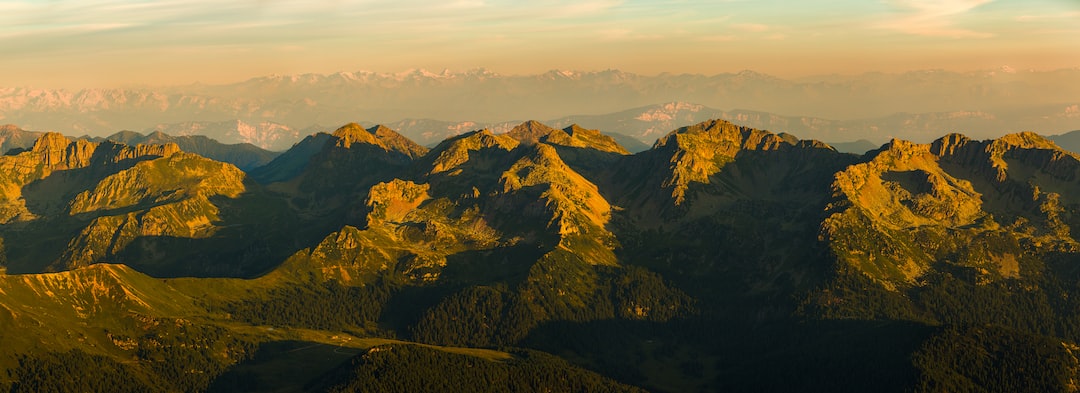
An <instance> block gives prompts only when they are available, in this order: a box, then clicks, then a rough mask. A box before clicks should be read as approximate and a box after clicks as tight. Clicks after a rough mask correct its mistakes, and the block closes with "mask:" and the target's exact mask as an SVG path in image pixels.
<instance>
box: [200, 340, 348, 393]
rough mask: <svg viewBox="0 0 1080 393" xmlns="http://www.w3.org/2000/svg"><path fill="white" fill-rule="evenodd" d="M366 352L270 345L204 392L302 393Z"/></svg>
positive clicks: (301, 344) (300, 343)
mask: <svg viewBox="0 0 1080 393" xmlns="http://www.w3.org/2000/svg"><path fill="white" fill-rule="evenodd" d="M364 352H366V350H365V349H360V348H349V347H341V346H337V345H330V344H323V343H314V342H308V341H272V342H268V343H264V344H262V345H260V346H259V348H258V349H257V350H256V351H255V353H254V354H253V355H252V357H251V358H250V359H247V360H244V361H242V362H240V363H238V364H235V365H233V366H232V367H230V368H229V369H228V370H227V371H225V372H224V373H223V374H221V375H220V376H218V377H217V378H215V379H214V381H213V382H212V383H211V384H210V387H209V388H207V392H267V391H277V392H302V391H306V390H307V386H308V385H310V384H312V383H315V382H317V381H318V380H319V378H320V377H322V376H324V375H325V374H326V373H328V372H331V371H333V370H334V369H336V368H337V367H338V366H340V365H342V364H345V363H346V362H348V361H349V359H352V358H353V357H355V356H356V355H359V354H362V353H364Z"/></svg>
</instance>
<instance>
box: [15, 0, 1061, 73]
mask: <svg viewBox="0 0 1080 393" xmlns="http://www.w3.org/2000/svg"><path fill="white" fill-rule="evenodd" d="M1078 22H1080V2H1078V1H1075V0H1036V1H1020V0H946V1H931V0H885V1H866V0H837V1H803V2H781V1H773V0H757V1H738V0H733V1H618V0H586V1H550V0H549V1H544V0H541V1H535V2H517V1H490V0H460V1H456V2H447V1H439V2H429V1H409V0H404V1H403V0H397V1H386V0H369V1H345V0H336V1H304V2H301V1H292V0H289V1H274V0H259V1H237V2H213V1H206V0H183V1H180V0H166V1H155V2H145V1H129V0H85V1H69V0H53V1H7V2H3V3H0V53H2V54H3V59H4V60H3V61H2V62H0V87H4V86H37V87H68V88H79V87H106V86H132V85H172V84H187V83H193V82H196V81H201V82H204V83H224V82H232V81H238V80H243V79H247V78H250V77H255V76H261V75H266V74H274V73H276V74H290V73H307V72H318V73H330V72H336V71H357V70H371V71H384V72H396V71H402V70H405V69H410V68H428V69H434V70H441V69H442V68H451V69H455V70H462V69H469V68H476V67H485V68H488V69H491V70H493V71H495V72H499V73H503V74H527V73H539V72H543V71H546V70H550V69H576V70H600V69H608V68H617V69H621V70H624V71H630V72H636V73H642V74H656V73H661V72H671V73H684V72H685V73H703V74H717V73H723V72H734V71H738V70H742V69H752V70H756V71H759V72H764V73H769V74H774V75H777V76H782V77H797V76H805V75H813V74H824V73H843V74H852V73H862V72H868V71H884V72H899V71H906V70H912V69H927V68H943V69H949V70H975V69H989V68H997V67H1000V66H1003V65H1008V66H1011V67H1013V68H1017V69H1027V68H1035V69H1056V68H1071V67H1077V66H1080V23H1078Z"/></svg>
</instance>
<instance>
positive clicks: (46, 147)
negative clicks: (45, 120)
mask: <svg viewBox="0 0 1080 393" xmlns="http://www.w3.org/2000/svg"><path fill="white" fill-rule="evenodd" d="M70 143H71V140H70V139H67V137H65V136H63V135H61V134H60V133H56V132H46V133H45V135H42V136H41V137H40V138H38V140H37V142H34V147H33V148H32V149H31V150H33V151H35V152H47V151H57V150H64V148H66V147H67V145H68V144H70Z"/></svg>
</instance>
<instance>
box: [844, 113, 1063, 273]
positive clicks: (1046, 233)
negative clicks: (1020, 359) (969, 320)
mask: <svg viewBox="0 0 1080 393" xmlns="http://www.w3.org/2000/svg"><path fill="white" fill-rule="evenodd" d="M1078 170H1080V161H1078V160H1077V159H1076V156H1075V155H1073V154H1071V153H1066V152H1064V151H1062V150H1060V149H1059V148H1057V147H1056V146H1055V145H1053V143H1051V142H1049V141H1048V140H1046V139H1043V138H1042V137H1039V136H1037V135H1034V134H1030V133H1023V134H1013V135H1008V136H1005V137H1002V138H999V139H996V140H988V141H973V140H970V139H968V138H966V137H963V136H961V135H955V134H953V135H947V136H945V137H942V138H940V139H938V140H936V141H934V142H933V143H931V144H928V145H920V144H914V143H911V142H905V141H899V140H894V141H893V142H891V143H889V144H887V145H885V146H884V147H883V148H882V149H881V150H880V151H878V152H877V153H876V154H875V155H874V157H873V158H872V159H871V160H870V161H869V162H866V163H862V164H858V165H853V166H851V167H850V168H848V169H846V170H844V171H842V172H840V173H838V174H837V175H836V180H835V182H834V183H833V187H834V189H835V192H836V195H837V197H838V200H837V201H836V202H834V204H833V205H832V206H834V208H835V209H836V212H835V213H833V214H832V215H831V216H830V217H829V218H828V219H826V221H825V224H824V233H825V236H826V238H828V239H829V241H830V244H831V245H832V247H833V250H834V252H836V253H837V255H838V257H839V258H840V259H841V260H844V261H847V262H848V263H851V264H853V265H855V266H857V267H859V269H861V270H862V271H864V272H865V273H866V274H868V275H869V276H871V277H874V278H875V279H877V280H880V281H881V282H882V283H883V284H884V285H886V286H888V287H890V288H897V287H900V286H907V285H914V284H915V282H916V280H917V279H918V278H919V277H920V276H922V275H924V274H926V272H927V271H928V270H930V269H934V268H935V266H934V264H937V263H942V261H945V263H946V264H949V265H955V266H960V267H964V268H969V269H974V270H973V271H974V272H976V273H977V276H978V277H979V280H982V281H985V280H995V279H1000V278H1002V277H1017V276H1019V275H1020V274H1022V273H1023V272H1025V271H1027V267H1025V266H1024V261H1025V258H1024V256H1023V254H1024V253H1025V252H1024V251H1022V249H1024V248H1028V247H1030V249H1031V250H1032V251H1036V250H1041V251H1038V252H1046V251H1056V250H1073V249H1076V246H1077V244H1076V241H1075V239H1074V238H1073V236H1071V235H1070V231H1069V227H1068V225H1067V224H1066V223H1065V222H1064V221H1063V217H1068V216H1071V214H1072V209H1075V206H1076V204H1077V200H1075V197H1074V196H1073V195H1074V194H1072V192H1071V191H1072V189H1073V188H1074V186H1072V185H1071V183H1073V182H1074V181H1073V179H1076V174H1077V171H1078ZM1002 239H1008V240H1005V241H1004V243H1002V244H991V243H988V242H995V243H1001V242H1002V241H1003V240H1002ZM1007 244H1018V245H1022V246H1023V247H1021V248H1017V247H1015V246H1013V247H1008V246H1006V245H1007ZM1018 261H1020V262H1018ZM1018 263H1019V264H1018Z"/></svg>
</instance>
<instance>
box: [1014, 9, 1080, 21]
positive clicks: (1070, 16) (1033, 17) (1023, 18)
mask: <svg viewBox="0 0 1080 393" xmlns="http://www.w3.org/2000/svg"><path fill="white" fill-rule="evenodd" d="M1076 18H1080V11H1073V12H1062V13H1058V14H1043V15H1020V16H1017V17H1016V21H1017V22H1041V21H1047V20H1061V19H1076Z"/></svg>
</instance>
